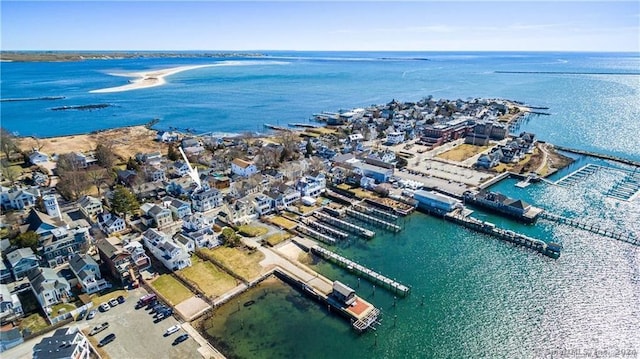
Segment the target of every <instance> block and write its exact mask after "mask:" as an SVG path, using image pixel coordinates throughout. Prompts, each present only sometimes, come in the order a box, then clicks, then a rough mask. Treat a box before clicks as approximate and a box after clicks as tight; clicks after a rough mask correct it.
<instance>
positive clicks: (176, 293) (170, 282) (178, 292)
mask: <svg viewBox="0 0 640 359" xmlns="http://www.w3.org/2000/svg"><path fill="white" fill-rule="evenodd" d="M151 286H152V287H153V288H154V289H155V290H157V291H158V292H159V293H160V294H162V296H164V297H165V298H167V300H168V301H169V304H171V305H177V304H180V303H181V302H183V301H185V300H187V299H189V298H191V297H193V293H191V291H190V290H189V289H188V288H187V287H185V286H184V285H182V283H180V282H179V281H178V280H177V279H175V278H173V277H172V276H171V275H169V274H163V275H161V276H159V277H158V278H156V280H154V281H153V282H152V283H151Z"/></svg>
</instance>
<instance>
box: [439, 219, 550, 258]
mask: <svg viewBox="0 0 640 359" xmlns="http://www.w3.org/2000/svg"><path fill="white" fill-rule="evenodd" d="M444 218H445V219H446V220H448V221H451V222H454V223H458V224H460V225H463V226H465V227H467V228H469V229H472V230H474V231H478V232H481V233H485V234H488V235H490V236H493V237H496V238H498V239H502V240H504V241H507V242H510V243H513V244H515V245H518V246H521V247H525V248H529V249H532V250H534V251H536V252H539V253H542V254H544V255H545V256H548V257H551V258H554V259H556V258H558V257H559V256H560V250H561V249H562V246H560V245H559V244H557V243H554V242H550V243H546V242H545V241H543V240H540V239H536V238H531V237H528V236H525V235H524V234H520V233H516V232H514V231H510V230H506V229H502V228H498V227H496V225H495V224H493V223H490V222H483V221H480V220H478V219H475V218H470V217H465V216H463V215H461V214H460V213H459V212H458V211H452V212H449V213H447V214H445V216H444Z"/></svg>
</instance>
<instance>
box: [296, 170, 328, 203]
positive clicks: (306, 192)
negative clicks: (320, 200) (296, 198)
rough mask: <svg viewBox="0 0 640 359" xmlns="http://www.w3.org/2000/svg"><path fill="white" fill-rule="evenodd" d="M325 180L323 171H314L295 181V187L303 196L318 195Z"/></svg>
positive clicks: (325, 184) (325, 183)
mask: <svg viewBox="0 0 640 359" xmlns="http://www.w3.org/2000/svg"><path fill="white" fill-rule="evenodd" d="M326 186H327V181H326V178H325V176H324V173H321V172H314V173H312V174H310V175H307V176H305V177H303V178H300V179H299V180H298V181H296V185H295V187H296V189H297V190H298V191H300V194H301V195H302V196H303V197H318V196H319V195H321V194H322V192H324V191H325V188H326Z"/></svg>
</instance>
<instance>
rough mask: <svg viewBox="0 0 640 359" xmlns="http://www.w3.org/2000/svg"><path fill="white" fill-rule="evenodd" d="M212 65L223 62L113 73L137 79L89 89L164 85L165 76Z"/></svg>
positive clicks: (104, 91)
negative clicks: (123, 83) (127, 82)
mask: <svg viewBox="0 0 640 359" xmlns="http://www.w3.org/2000/svg"><path fill="white" fill-rule="evenodd" d="M211 66H221V64H209V65H193V66H178V67H171V68H168V69H162V70H153V71H146V72H129V73H112V74H110V75H113V76H123V77H135V80H131V81H129V82H130V83H129V84H127V85H122V86H117V87H109V88H104V89H99V90H92V91H89V92H91V93H107V92H122V91H131V90H139V89H144V88H149V87H156V86H162V85H164V84H165V83H167V81H166V80H165V77H167V76H171V75H175V74H177V73H180V72H183V71H189V70H195V69H200V68H203V67H211Z"/></svg>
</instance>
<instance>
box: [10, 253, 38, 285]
mask: <svg viewBox="0 0 640 359" xmlns="http://www.w3.org/2000/svg"><path fill="white" fill-rule="evenodd" d="M7 260H8V261H9V264H10V265H11V272H12V273H13V277H14V278H15V279H16V280H20V279H22V278H24V277H26V276H27V273H28V272H29V271H30V270H31V269H34V268H38V257H36V255H35V254H34V253H33V250H31V248H20V249H16V250H15V251H13V252H11V253H9V254H7Z"/></svg>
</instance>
